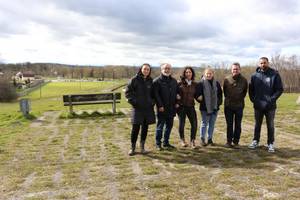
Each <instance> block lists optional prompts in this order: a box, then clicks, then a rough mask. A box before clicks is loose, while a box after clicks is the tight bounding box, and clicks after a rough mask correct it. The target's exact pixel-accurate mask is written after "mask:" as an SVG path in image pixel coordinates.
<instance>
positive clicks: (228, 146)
mask: <svg viewBox="0 0 300 200" xmlns="http://www.w3.org/2000/svg"><path fill="white" fill-rule="evenodd" d="M225 147H227V148H232V147H233V146H232V144H231V143H229V142H227V143H226V144H225Z"/></svg>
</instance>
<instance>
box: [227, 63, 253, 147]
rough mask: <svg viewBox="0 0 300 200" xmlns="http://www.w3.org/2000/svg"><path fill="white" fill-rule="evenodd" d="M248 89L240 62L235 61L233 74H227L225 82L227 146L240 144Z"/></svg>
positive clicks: (232, 69) (232, 66) (232, 67)
mask: <svg viewBox="0 0 300 200" xmlns="http://www.w3.org/2000/svg"><path fill="white" fill-rule="evenodd" d="M247 89H248V82H247V79H246V78H245V77H244V76H242V74H241V67H240V64H239V63H237V62H236V63H233V64H232V65H231V75H229V76H227V77H226V78H225V79H224V83H223V91H224V97H225V101H224V113H225V118H226V125H227V143H226V145H225V146H226V147H229V148H230V147H237V146H238V145H239V141H240V136H241V131H242V128H241V124H242V118H243V110H244V107H245V102H244V99H245V96H246V94H247ZM233 123H234V128H233Z"/></svg>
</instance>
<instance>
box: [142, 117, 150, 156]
mask: <svg viewBox="0 0 300 200" xmlns="http://www.w3.org/2000/svg"><path fill="white" fill-rule="evenodd" d="M147 133H148V124H146V121H144V123H143V125H142V132H141V145H140V147H141V152H142V153H146V150H145V142H146V138H147Z"/></svg>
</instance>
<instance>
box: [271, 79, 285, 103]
mask: <svg viewBox="0 0 300 200" xmlns="http://www.w3.org/2000/svg"><path fill="white" fill-rule="evenodd" d="M274 91H275V92H274V93H273V95H272V96H271V101H272V102H273V103H275V102H276V100H277V99H278V98H279V97H280V95H281V94H282V92H283V84H282V81H281V77H280V75H279V74H277V75H276V77H275V81H274Z"/></svg>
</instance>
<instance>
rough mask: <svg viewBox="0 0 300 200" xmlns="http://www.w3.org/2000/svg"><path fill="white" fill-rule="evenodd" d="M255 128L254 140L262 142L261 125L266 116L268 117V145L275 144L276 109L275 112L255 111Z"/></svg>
mask: <svg viewBox="0 0 300 200" xmlns="http://www.w3.org/2000/svg"><path fill="white" fill-rule="evenodd" d="M254 112H255V113H254V114H255V128H254V138H253V140H257V141H258V142H259V140H260V131H261V124H262V121H263V118H264V116H265V117H266V122H267V131H268V144H273V142H274V118H275V109H273V110H266V111H262V110H257V109H255V111H254Z"/></svg>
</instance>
